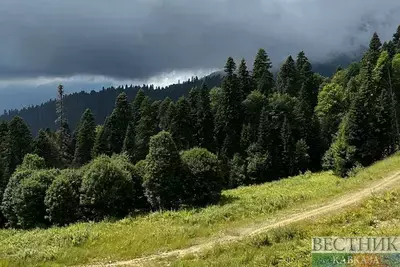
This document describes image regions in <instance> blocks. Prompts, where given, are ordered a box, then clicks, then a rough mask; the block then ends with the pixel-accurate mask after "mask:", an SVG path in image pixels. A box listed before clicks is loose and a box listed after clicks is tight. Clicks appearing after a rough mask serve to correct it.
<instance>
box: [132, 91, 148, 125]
mask: <svg viewBox="0 0 400 267" xmlns="http://www.w3.org/2000/svg"><path fill="white" fill-rule="evenodd" d="M145 97H146V95H145V94H144V91H143V90H142V89H140V90H139V91H138V92H137V94H136V97H135V100H133V103H132V112H133V119H132V120H133V123H134V125H135V127H136V125H137V123H138V122H139V120H140V107H141V106H142V102H143V100H144V99H145Z"/></svg>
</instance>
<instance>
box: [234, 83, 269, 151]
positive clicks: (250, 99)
mask: <svg viewBox="0 0 400 267" xmlns="http://www.w3.org/2000/svg"><path fill="white" fill-rule="evenodd" d="M266 101H267V98H266V96H265V95H263V94H262V93H261V92H259V91H258V90H255V91H252V92H251V93H250V94H249V95H248V96H247V98H246V99H245V100H244V101H243V103H242V106H243V107H244V125H243V128H242V133H241V139H240V145H241V147H242V149H243V150H244V151H245V150H246V149H247V148H248V147H249V146H250V145H251V144H252V143H254V142H256V141H257V132H258V127H259V123H260V115H261V111H262V109H263V107H264V105H265V104H266Z"/></svg>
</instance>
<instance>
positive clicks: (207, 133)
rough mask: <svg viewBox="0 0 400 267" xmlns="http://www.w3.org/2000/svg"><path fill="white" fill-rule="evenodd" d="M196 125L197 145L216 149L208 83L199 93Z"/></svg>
mask: <svg viewBox="0 0 400 267" xmlns="http://www.w3.org/2000/svg"><path fill="white" fill-rule="evenodd" d="M196 111H197V113H196V119H197V121H196V127H195V130H196V131H197V133H196V137H197V146H199V147H203V148H206V149H207V150H209V151H215V146H214V136H213V130H214V118H213V115H212V113H211V104H210V95H209V90H208V88H207V85H205V84H203V87H202V88H201V90H200V93H199V101H198V103H197V110H196Z"/></svg>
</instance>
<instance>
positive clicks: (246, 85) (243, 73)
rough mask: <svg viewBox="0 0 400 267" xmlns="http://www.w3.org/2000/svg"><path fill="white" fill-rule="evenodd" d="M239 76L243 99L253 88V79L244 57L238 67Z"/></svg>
mask: <svg viewBox="0 0 400 267" xmlns="http://www.w3.org/2000/svg"><path fill="white" fill-rule="evenodd" d="M238 78H239V86H240V91H241V92H242V99H243V100H244V99H246V97H247V95H248V94H250V92H251V91H252V90H253V84H252V79H251V76H250V73H249V71H248V69H247V65H246V60H245V59H244V58H243V59H242V61H241V62H240V65H239V69H238Z"/></svg>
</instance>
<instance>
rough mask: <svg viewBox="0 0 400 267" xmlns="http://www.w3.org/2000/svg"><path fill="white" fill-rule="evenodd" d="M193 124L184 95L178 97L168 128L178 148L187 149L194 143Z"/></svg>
mask: <svg viewBox="0 0 400 267" xmlns="http://www.w3.org/2000/svg"><path fill="white" fill-rule="evenodd" d="M193 126H194V125H193V118H192V116H191V109H190V104H189V102H188V101H187V100H186V98H185V97H180V98H179V100H178V101H177V102H176V112H175V116H173V117H172V119H171V125H170V128H169V131H170V133H171V135H172V138H173V139H174V141H175V143H176V146H177V147H178V149H179V150H187V149H189V148H191V147H192V145H193V143H194V140H193V134H194V127H193Z"/></svg>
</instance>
